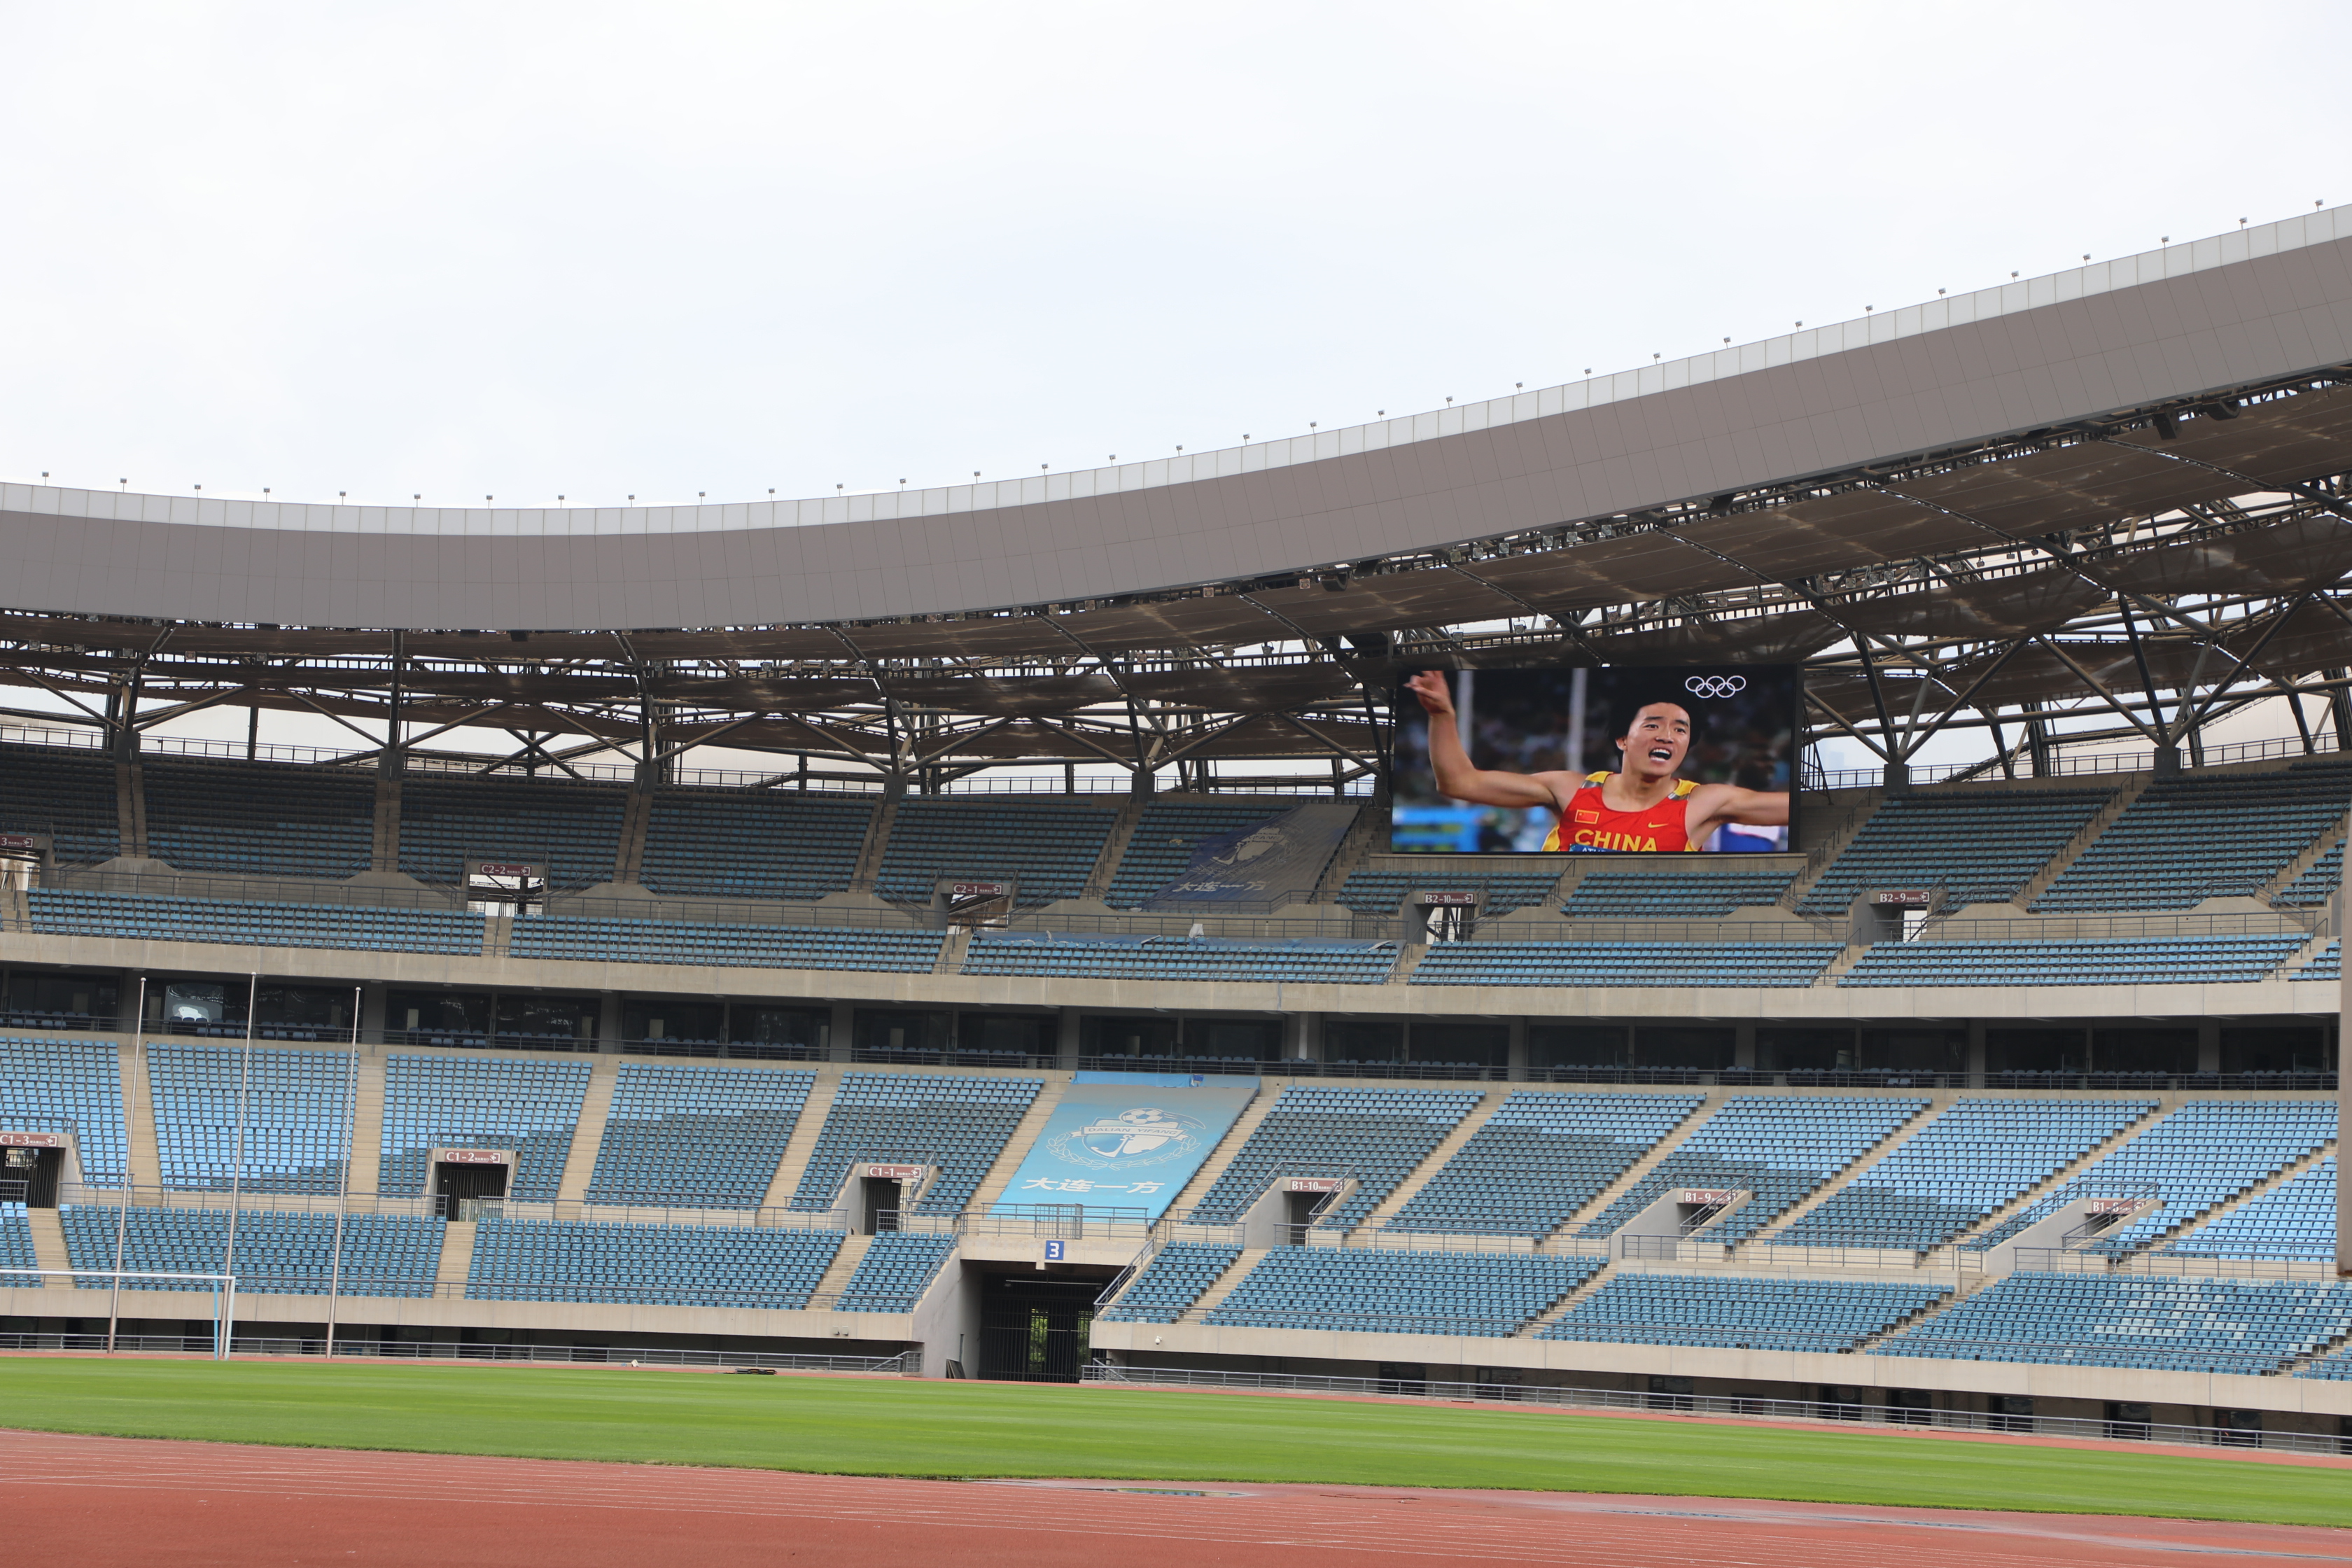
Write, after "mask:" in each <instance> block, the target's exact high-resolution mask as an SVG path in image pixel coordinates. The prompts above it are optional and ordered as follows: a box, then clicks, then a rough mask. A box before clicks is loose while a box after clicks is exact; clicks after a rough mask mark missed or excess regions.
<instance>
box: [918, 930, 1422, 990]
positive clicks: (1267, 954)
mask: <svg viewBox="0 0 2352 1568" xmlns="http://www.w3.org/2000/svg"><path fill="white" fill-rule="evenodd" d="M1397 952H1398V948H1397V944H1396V943H1394V942H1242V941H1228V940H1226V939H1223V938H1220V937H1191V938H1187V937H1162V936H1084V937H1074V936H1056V935H1055V934H1054V933H1053V932H1050V931H1043V932H1034V933H1033V932H1029V931H1010V932H993V931H976V932H974V933H973V935H972V939H971V948H970V949H969V950H967V951H966V952H965V954H964V962H963V972H964V973H966V974H1041V975H1065V976H1068V977H1071V978H1073V979H1105V980H1226V981H1257V982H1273V981H1289V982H1292V983H1302V982H1311V983H1317V984H1326V985H1379V984H1383V983H1385V982H1386V981H1387V979H1388V977H1389V973H1390V971H1391V970H1392V969H1394V968H1395V967H1396V961H1397Z"/></svg>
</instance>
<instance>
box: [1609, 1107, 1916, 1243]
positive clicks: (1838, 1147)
mask: <svg viewBox="0 0 2352 1568" xmlns="http://www.w3.org/2000/svg"><path fill="white" fill-rule="evenodd" d="M1923 1110H1927V1101H1926V1100H1893V1099H1889V1100H1877V1099H1869V1100H1864V1099H1836V1098H1831V1097H1827V1096H1818V1097H1817V1096H1813V1095H1788V1096H1780V1095H1736V1096H1734V1097H1732V1098H1731V1099H1729V1100H1725V1101H1724V1102H1723V1104H1722V1105H1721V1106H1720V1107H1718V1108H1717V1110H1716V1112H1715V1114H1714V1115H1713V1116H1710V1117H1708V1118H1707V1119H1706V1121H1705V1122H1704V1123H1702V1124H1701V1125H1700V1126H1699V1128H1698V1130H1697V1131H1695V1132H1693V1133H1691V1134H1690V1135H1689V1136H1688V1137H1687V1138H1685V1139H1684V1140H1683V1142H1682V1143H1681V1145H1680V1146H1679V1147H1677V1148H1676V1149H1675V1151H1674V1152H1672V1153H1670V1154H1668V1155H1667V1156H1666V1157H1665V1158H1664V1159H1663V1160H1661V1161H1659V1162H1658V1163H1657V1164H1656V1166H1655V1167H1654V1168H1653V1169H1652V1170H1651V1172H1650V1173H1649V1174H1648V1175H1646V1176H1644V1177H1643V1178H1642V1179H1641V1180H1640V1181H1639V1182H1636V1183H1635V1184H1633V1190H1632V1191H1630V1192H1627V1193H1625V1194H1623V1195H1622V1196H1621V1197H1619V1198H1618V1200H1617V1201H1616V1202H1615V1203H1613V1204H1611V1205H1609V1207H1608V1208H1607V1209H1606V1210H1604V1211H1603V1212H1602V1213H1601V1215H1600V1216H1599V1217H1598V1218H1596V1219H1594V1220H1593V1221H1592V1222H1591V1225H1590V1226H1587V1228H1588V1229H1589V1230H1591V1231H1593V1232H1596V1233H1598V1234H1601V1235H1604V1236H1605V1235H1613V1234H1614V1233H1615V1232H1616V1231H1617V1230H1618V1229H1619V1228H1620V1227H1621V1226H1624V1225H1625V1224H1626V1223H1627V1222H1628V1221H1630V1220H1632V1219H1633V1217H1634V1216H1635V1215H1639V1214H1640V1213H1641V1212H1642V1211H1643V1209H1646V1208H1648V1207H1649V1206H1650V1205H1652V1204H1654V1203H1656V1202H1657V1201H1658V1200H1659V1199H1660V1198H1662V1197H1664V1196H1665V1195H1666V1194H1667V1193H1668V1192H1670V1191H1671V1190H1673V1189H1674V1188H1675V1187H1711V1188H1717V1189H1729V1190H1734V1191H1739V1192H1745V1193H1748V1194H1750V1196H1749V1197H1748V1202H1747V1203H1745V1204H1744V1205H1741V1206H1740V1207H1739V1208H1738V1209H1736V1210H1734V1211H1733V1212H1732V1213H1731V1214H1729V1215H1726V1216H1725V1217H1724V1218H1723V1219H1721V1220H1718V1221H1717V1222H1716V1223H1715V1224H1714V1225H1712V1226H1708V1227H1707V1229H1706V1231H1705V1232H1703V1233H1702V1234H1703V1236H1704V1237H1705V1238H1706V1240H1708V1241H1719V1242H1737V1241H1744V1240H1746V1239H1747V1238H1748V1237H1751V1236H1753V1235H1755V1234H1756V1233H1757V1232H1758V1231H1759V1230H1762V1229H1763V1228H1764V1227H1765V1226H1767V1225H1769V1223H1770V1222H1771V1221H1772V1220H1774V1219H1775V1218H1777V1217H1779V1215H1781V1214H1782V1213H1783V1212H1785V1211H1786V1210H1788V1209H1790V1208H1791V1207H1793V1206H1794V1205H1796V1204H1798V1203H1800V1202H1801V1201H1802V1200H1803V1199H1804V1198H1805V1197H1806V1196H1807V1194H1811V1192H1813V1191H1814V1189H1816V1188H1818V1187H1819V1186H1821V1184H1822V1183H1824V1182H1827V1181H1830V1180H1832V1178H1834V1177H1835V1176H1837V1175H1838V1173H1841V1172H1843V1170H1844V1169H1845V1168H1846V1167H1847V1166H1848V1165H1851V1164H1853V1163H1854V1162H1855V1161H1856V1160H1859V1159H1861V1158H1862V1157H1863V1156H1864V1154H1867V1153H1868V1152H1870V1151H1871V1150H1872V1149H1874V1148H1875V1147H1876V1146H1877V1145H1878V1144H1879V1143H1881V1142H1885V1139H1886V1138H1887V1137H1888V1136H1889V1135H1891V1134H1892V1133H1893V1132H1894V1131H1895V1129H1896V1128H1898V1127H1901V1126H1902V1125H1903V1124H1904V1123H1905V1122H1906V1121H1910V1120H1911V1119H1912V1118H1913V1117H1915V1116H1916V1115H1918V1114H1919V1113H1920V1112H1921V1111H1923Z"/></svg>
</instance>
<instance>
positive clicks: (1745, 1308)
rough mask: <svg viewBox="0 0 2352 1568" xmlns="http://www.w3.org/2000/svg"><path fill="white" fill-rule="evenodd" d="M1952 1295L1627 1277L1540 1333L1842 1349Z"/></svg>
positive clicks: (1809, 1283)
mask: <svg viewBox="0 0 2352 1568" xmlns="http://www.w3.org/2000/svg"><path fill="white" fill-rule="evenodd" d="M1947 1295H1948V1292H1947V1291H1943V1290H1938V1289H1932V1288H1931V1287H1928V1286H1925V1285H1895V1284H1885V1285H1882V1284H1877V1283H1874V1282H1866V1281H1860V1280H1852V1279H1727V1278H1725V1277H1723V1276H1721V1275H1709V1274H1633V1273H1621V1274H1618V1275H1617V1276H1615V1277H1614V1278H1612V1279H1610V1280H1609V1281H1608V1282H1607V1283H1605V1284H1603V1285H1602V1286H1601V1289H1598V1290H1595V1291H1594V1292H1593V1293H1592V1294H1591V1295H1590V1296H1587V1297H1586V1298H1585V1299H1584V1300H1581V1301H1579V1302H1578V1303H1577V1304H1576V1305H1575V1306H1574V1307H1572V1308H1570V1309H1569V1310H1568V1311H1567V1312H1565V1313H1563V1314H1561V1316H1560V1318H1559V1321H1557V1322H1553V1323H1549V1324H1547V1325H1545V1327H1544V1328H1543V1329H1542V1330H1541V1331H1538V1334H1537V1335H1536V1337H1537V1338H1538V1339H1545V1340H1589V1341H1605V1342H1610V1343H1614V1344H1635V1345H1712V1346H1716V1347H1718V1348H1722V1349H1728V1350H1743V1351H1744V1350H1770V1351H1843V1350H1846V1349H1849V1348H1850V1347H1852V1346H1853V1344H1854V1343H1855V1342H1857V1341H1860V1340H1864V1339H1866V1338H1868V1337H1869V1336H1870V1335H1872V1334H1874V1333H1879V1332H1882V1331H1885V1330H1886V1329H1888V1328H1890V1327H1892V1326H1893V1325H1895V1324H1896V1323H1899V1322H1901V1321H1903V1320H1904V1319H1906V1318H1908V1317H1910V1316H1912V1315H1913V1314H1914V1313H1917V1312H1924V1311H1926V1310H1927V1309H1928V1308H1929V1307H1932V1306H1934V1305H1935V1304H1936V1303H1937V1302H1938V1301H1941V1300H1944V1299H1945V1297H1946V1296H1947Z"/></svg>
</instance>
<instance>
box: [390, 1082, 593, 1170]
mask: <svg viewBox="0 0 2352 1568" xmlns="http://www.w3.org/2000/svg"><path fill="white" fill-rule="evenodd" d="M588 1072H589V1068H588V1064H587V1063H586V1062H551V1061H517V1060H513V1059H511V1058H505V1057H490V1058H463V1057H410V1056H388V1057H386V1058H384V1059H383V1160H382V1162H381V1163H380V1165H379V1167H378V1169H379V1171H380V1173H381V1174H380V1175H379V1177H378V1180H379V1181H380V1183H381V1185H380V1186H379V1187H378V1188H377V1191H379V1192H382V1193H385V1194H393V1195H396V1196H402V1197H405V1196H409V1195H411V1194H421V1193H423V1192H424V1191H425V1183H426V1182H427V1181H428V1180H429V1179H430V1178H431V1176H432V1174H433V1173H432V1172H431V1171H430V1170H428V1169H427V1168H426V1161H427V1159H428V1158H429V1156H430V1154H431V1152H432V1151H433V1150H435V1149H436V1148H482V1149H512V1150H513V1151H515V1161H514V1173H513V1175H512V1176H511V1177H509V1185H508V1187H507V1195H508V1196H509V1197H510V1198H530V1199H538V1200H546V1199H551V1198H553V1197H554V1196H555V1194H556V1189H557V1188H558V1187H560V1186H561V1185H562V1183H563V1166H564V1163H565V1162H566V1161H568V1160H569V1159H570V1158H571V1156H572V1133H573V1132H574V1131H576V1130H577V1129H578V1127H579V1124H580V1106H581V1102H582V1101H583V1100H584V1099H585V1098H586V1097H587V1093H588Z"/></svg>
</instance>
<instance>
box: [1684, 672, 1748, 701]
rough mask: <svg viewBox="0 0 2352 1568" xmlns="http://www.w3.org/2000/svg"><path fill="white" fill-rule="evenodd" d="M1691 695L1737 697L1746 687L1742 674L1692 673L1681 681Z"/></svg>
mask: <svg viewBox="0 0 2352 1568" xmlns="http://www.w3.org/2000/svg"><path fill="white" fill-rule="evenodd" d="M1683 689H1684V690H1685V691H1687V692H1689V693H1690V694H1691V695H1692V696H1693V697H1737V696H1738V695H1739V694H1740V693H1741V692H1743V691H1745V690H1747V689H1748V678H1747V677H1746V676H1744V675H1694V676H1692V677H1690V678H1689V679H1686V680H1685V681H1684V682H1683Z"/></svg>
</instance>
